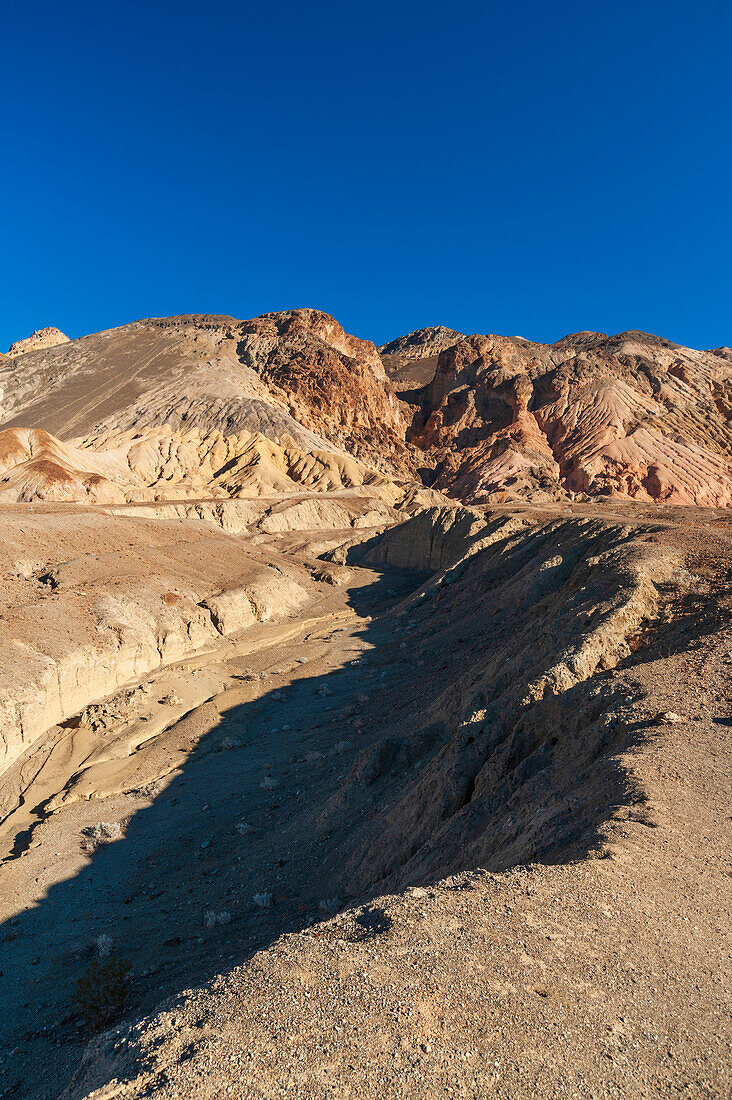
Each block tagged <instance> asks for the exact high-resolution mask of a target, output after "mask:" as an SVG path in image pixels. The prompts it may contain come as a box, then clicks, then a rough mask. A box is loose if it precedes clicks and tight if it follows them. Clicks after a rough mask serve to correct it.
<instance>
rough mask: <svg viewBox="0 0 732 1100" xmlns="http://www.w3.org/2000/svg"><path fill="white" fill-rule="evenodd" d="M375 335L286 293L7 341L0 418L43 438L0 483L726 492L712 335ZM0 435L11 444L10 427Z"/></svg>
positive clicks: (729, 370) (716, 501) (719, 356)
mask: <svg viewBox="0 0 732 1100" xmlns="http://www.w3.org/2000/svg"><path fill="white" fill-rule="evenodd" d="M14 346H15V345H14ZM440 349H441V350H440ZM381 352H382V355H381V356H380V355H379V352H378V351H377V349H376V348H375V347H374V345H373V344H372V343H371V342H370V341H368V340H361V339H358V338H357V337H354V336H351V335H349V334H348V333H347V332H345V331H344V329H343V328H342V327H341V326H340V325H339V324H338V322H337V321H336V320H335V319H334V318H333V317H330V316H329V315H328V314H325V313H322V312H320V311H318V310H313V309H297V310H290V311H285V312H280V313H270V314H265V315H264V316H262V317H256V318H253V319H252V320H248V321H238V320H235V319H234V318H231V317H223V316H211V315H187V316H180V317H170V318H158V319H153V320H146V321H138V322H134V323H133V324H130V325H125V326H123V327H122V328H119V329H113V330H110V331H109V332H102V333H97V334H95V335H92V336H87V337H84V338H82V339H80V340H75V341H72V342H69V341H66V342H65V343H63V344H59V345H56V346H53V347H39V348H37V349H36V350H25V351H24V352H23V353H22V354H14V355H13V356H12V357H11V358H10V359H6V361H5V362H4V363H0V391H2V392H1V393H0V425H2V426H3V427H4V428H5V429H12V430H13V431H17V430H23V431H25V432H28V431H29V430H36V431H37V430H42V431H45V432H47V433H49V437H50V436H53V437H55V442H53V443H49V439H48V438H45V437H44V438H45V442H43V445H42V446H41V444H40V443H39V439H40V437H38V439H36V441H35V444H34V450H33V453H32V454H31V453H30V452H29V453H28V454H26V455H25V457H24V458H23V461H24V462H28V461H30V463H31V465H30V466H29V467H28V466H26V467H24V469H22V470H20V469H18V470H16V471H15V472H14V473H13V472H12V471H9V470H8V468H6V471H5V475H4V479H3V481H2V483H0V495H2V496H4V498H5V499H33V498H34V493H38V494H39V495H40V496H41V497H43V496H44V494H45V499H65V500H69V499H78V500H87V499H91V500H96V501H105V502H110V501H114V502H119V501H129V500H132V499H171V498H186V497H191V496H194V497H200V496H201V494H205V493H209V494H210V495H213V496H232V495H233V496H237V495H241V493H242V492H245V493H246V494H250V495H251V494H255V495H256V494H261V493H262V492H270V491H277V492H287V491H290V490H291V489H292V488H293V487H295V488H297V487H298V486H301V485H303V484H306V485H308V486H310V487H317V488H319V489H324V490H326V491H327V490H333V489H335V490H338V489H341V488H349V487H351V486H353V485H363V484H372V485H374V484H376V483H377V482H378V481H379V479H381V480H382V481H384V480H386V481H391V482H394V481H396V482H397V483H399V485H400V491H402V489H403V487H404V485H406V484H408V483H411V484H414V483H418V481H419V480H420V479H421V480H422V481H423V482H425V483H427V484H429V485H430V486H431V487H432V488H434V489H437V490H439V491H441V492H444V493H446V494H448V495H449V496H451V497H453V498H454V499H457V500H459V501H461V502H463V503H468V504H480V503H486V502H500V501H505V500H515V499H530V500H535V501H546V500H557V499H566V498H568V497H573V496H575V495H577V494H586V495H587V496H589V497H592V498H606V497H613V496H620V497H626V498H630V499H633V500H639V501H666V502H669V503H673V504H698V505H707V506H714V505H717V506H719V505H722V506H724V505H727V504H728V503H730V502H731V501H732V466H731V464H730V456H731V455H732V420H731V418H732V352H730V350H729V349H728V348H717V349H716V350H714V351H695V350H693V349H690V348H684V347H680V346H679V345H676V344H673V343H671V342H670V341H668V340H663V339H660V338H658V337H655V336H649V335H648V334H645V333H639V332H626V333H621V334H620V335H618V336H605V335H603V334H602V333H592V332H581V333H576V334H575V335H573V336H568V337H565V338H564V339H563V340H559V341H558V342H557V343H555V344H538V343H531V342H530V341H528V340H524V339H522V338H520V337H502V336H482V335H474V336H469V337H461V336H460V334H459V333H457V332H455V331H454V330H451V329H445V328H433V329H422V330H420V331H419V332H416V333H411V334H408V335H407V336H403V337H399V338H398V339H397V340H394V341H392V342H391V343H390V344H385V345H383V346H382V348H381ZM27 439H30V437H27ZM27 439H26V442H27ZM0 446H3V447H5V449H6V450H7V449H8V448H10V449H11V450H12V451H13V453H14V454H15V455H16V459H17V457H18V455H19V454H20V451H19V450H18V446H19V444H18V440H17V439H15V440H11V439H10V437H7V436H6V437H5V439H4V442H2V441H0ZM69 448H71V450H69ZM21 449H22V448H21ZM17 464H18V463H17V462H16V465H17ZM6 467H7V463H6ZM8 479H10V481H9V482H8ZM8 493H9V494H10V495H9V496H8V495H7V494H8ZM14 494H15V495H14Z"/></svg>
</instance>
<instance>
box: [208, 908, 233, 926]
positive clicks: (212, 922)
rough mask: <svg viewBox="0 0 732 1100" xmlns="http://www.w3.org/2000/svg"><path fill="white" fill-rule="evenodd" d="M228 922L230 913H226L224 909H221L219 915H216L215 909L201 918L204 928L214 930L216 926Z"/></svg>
mask: <svg viewBox="0 0 732 1100" xmlns="http://www.w3.org/2000/svg"><path fill="white" fill-rule="evenodd" d="M230 920H231V913H227V911H226V910H225V909H222V911H221V912H220V913H217V912H216V910H215V909H209V910H208V911H207V912H206V913H204V917H203V923H204V924H205V926H206V928H215V927H216V925H217V924H228V923H229V921H230Z"/></svg>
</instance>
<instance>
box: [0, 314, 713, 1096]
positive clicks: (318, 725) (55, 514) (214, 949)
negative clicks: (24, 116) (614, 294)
mask: <svg viewBox="0 0 732 1100" xmlns="http://www.w3.org/2000/svg"><path fill="white" fill-rule="evenodd" d="M37 335H39V336H41V335H42V334H37ZM59 335H60V334H59ZM54 339H55V337H54ZM14 347H15V348H17V345H14ZM729 367H730V355H729V354H728V353H727V352H726V351H725V350H724V349H722V350H721V351H718V352H714V353H710V352H692V351H689V350H688V349H682V348H678V347H676V346H675V345H671V344H669V343H668V342H667V341H660V340H657V339H656V338H654V337H647V336H644V335H642V334H638V333H633V334H624V335H623V336H622V337H615V338H608V337H603V336H598V335H597V334H580V335H579V336H575V337H570V338H567V340H565V341H560V342H559V344H555V345H535V344H529V343H528V342H527V341H523V340H521V339H520V338H512V339H504V338H499V337H469V338H464V337H462V336H461V334H459V333H455V332H453V331H452V330H447V329H428V330H424V331H423V332H420V333H416V334H411V335H410V336H409V337H404V338H401V339H400V340H397V341H395V342H394V343H393V344H392V345H387V346H385V347H383V348H381V349H379V350H378V351H377V349H375V348H374V346H373V345H372V344H370V343H369V342H368V341H361V340H357V339H355V338H354V337H351V336H348V335H347V334H346V333H344V332H343V330H342V329H341V328H340V326H338V325H337V323H336V322H335V321H333V319H332V318H329V317H327V315H325V314H320V313H318V312H317V311H311V310H299V311H293V312H292V313H287V314H272V315H268V316H266V317H263V318H257V319H255V320H253V321H235V320H233V319H231V318H221V317H182V318H171V319H162V320H154V321H142V322H136V323H135V324H133V325H128V326H124V327H123V328H122V329H118V330H113V331H112V332H109V333H101V334H97V335H95V336H89V337H84V338H83V339H82V340H77V341H69V342H63V343H62V342H58V343H56V344H55V346H36V347H33V348H31V349H29V350H23V349H22V348H21V350H20V351H17V350H16V351H13V355H12V357H11V358H10V359H9V360H6V361H5V362H4V363H2V364H0V375H1V376H2V381H0V384H1V385H2V387H3V390H4V398H3V405H2V410H3V411H2V417H3V420H2V422H1V423H0V428H2V429H4V430H0V470H1V471H2V472H1V474H0V531H1V532H2V540H1V541H0V564H1V565H2V570H1V573H0V619H1V621H2V629H1V630H0V754H1V756H0V769H1V771H0V859H2V864H0V879H1V881H2V889H1V890H0V922H1V927H0V1003H1V1004H2V1007H3V1013H2V1017H1V1018H0V1097H8V1098H9V1097H23V1098H28V1100H31V1098H33V1100H41V1098H47V1100H50V1098H57V1097H64V1100H81V1098H82V1097H84V1098H85V1097H91V1096H94V1097H96V1098H97V1100H112V1098H113V1097H115V1098H116V1097H124V1098H129V1100H132V1098H138V1097H139V1098H141V1097H143V1096H156V1097H161V1098H162V1097H165V1098H170V1100H173V1098H176V1100H178V1098H180V1100H182V1098H184V1097H186V1098H188V1097H190V1098H193V1097H195V1098H201V1100H204V1098H206V1100H208V1098H213V1097H223V1096H229V1095H231V1096H237V1097H273V1096H297V1097H326V1096H337V1097H354V1098H356V1097H358V1098H361V1097H363V1098H371V1097H376V1096H378V1097H381V1096H384V1097H391V1096H394V1097H431V1096H444V1095H453V1096H465V1097H483V1096H499V1097H505V1098H511V1100H514V1098H517V1097H518V1098H523V1097H542V1098H543V1097H557V1098H559V1097H561V1098H564V1097H575V1096H576V1097H597V1098H605V1097H671V1096H688V1097H726V1096H727V1095H729V1083H730V1079H729V1064H730V1039H731V1038H732V1034H731V1032H730V1028H729V1018H730V1017H729V1008H730V1002H729V988H730V985H729V955H730V939H729V931H730V919H729V918H730V912H729V903H730V886H731V884H732V880H731V878H730V869H729V864H728V855H729V850H730V840H731V839H732V837H731V836H730V832H731V830H730V820H731V818H730V812H729V802H728V791H729V781H730V754H729V731H730V722H731V721H732V708H731V707H730V682H731V681H730V669H732V630H731V628H730V622H731V621H732V618H731V616H730V611H731V610H732V608H731V602H732V554H731V552H730V541H731V532H732V528H731V527H730V517H729V512H728V511H727V510H725V509H724V508H722V507H717V505H720V504H724V503H726V502H727V501H728V500H729V493H730V447H729V439H730V436H729V431H730V424H729V410H730V406H729V401H730V371H729ZM427 376H429V377H427ZM466 505H470V506H466ZM700 505H703V506H700Z"/></svg>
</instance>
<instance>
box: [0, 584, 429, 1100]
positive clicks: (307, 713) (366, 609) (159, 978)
mask: <svg viewBox="0 0 732 1100" xmlns="http://www.w3.org/2000/svg"><path fill="white" fill-rule="evenodd" d="M422 580H423V574H422V573H420V574H413V573H411V572H409V571H405V570H399V569H391V568H387V569H385V570H384V571H383V572H382V573H381V576H380V577H379V579H378V580H377V581H376V582H375V583H374V584H372V585H369V586H365V587H364V588H356V589H354V590H353V592H352V593H350V594H349V599H348V602H349V604H350V606H351V607H352V608H353V609H354V610H355V611H356V613H357V615H358V616H360V617H362V618H363V619H364V621H363V622H362V623H361V624H360V625H359V626H358V628H357V630H356V633H357V634H358V635H360V636H361V637H362V638H363V639H364V640H365V641H366V642H367V643H368V644H369V645H372V646H376V645H378V644H380V643H381V642H383V640H384V637H385V636H388V625H387V627H386V628H385V627H384V624H383V622H381V621H380V620H378V619H377V620H375V621H368V620H367V619H366V618H365V617H366V616H369V615H371V614H373V615H378V614H379V613H380V612H381V611H383V610H385V609H387V608H388V607H391V606H393V605H394V604H396V603H398V602H399V601H400V600H401V599H402V598H403V597H404V596H405V595H406V594H408V592H410V591H411V590H412V589H413V588H414V587H416V586H418V584H419V583H421V582H422ZM336 629H337V627H336ZM264 652H265V653H266V652H267V651H264ZM268 657H269V659H270V660H271V659H272V653H269V654H268ZM275 659H276V658H275ZM244 663H252V662H251V661H249V662H247V661H246V659H245V658H242V664H244ZM254 663H256V660H255V661H254ZM297 667H298V666H297V665H295V669H296V668H297ZM369 675H370V674H369V672H368V670H366V677H367V678H368V677H369ZM371 678H373V677H371ZM362 679H363V670H361V669H360V668H351V667H348V666H346V668H345V669H344V668H341V667H337V668H334V669H331V670H329V671H328V672H326V673H324V674H322V675H316V676H303V677H302V678H299V679H296V680H294V681H293V683H291V684H290V685H288V686H287V687H284V688H279V689H270V690H268V691H266V692H265V693H264V694H263V695H262V696H260V697H259V698H257V699H254V700H252V701H251V702H247V703H244V704H241V705H238V706H235V707H233V708H231V709H230V710H228V711H226V712H225V713H222V714H220V715H219V713H218V711H217V710H216V708H215V707H214V706H213V704H212V703H209V704H203V705H202V706H201V707H199V708H197V710H196V711H194V712H191V714H189V715H186V716H185V717H183V718H182V719H181V720H180V721H179V722H178V723H176V725H175V726H174V727H171V728H170V729H169V730H167V731H166V732H165V733H164V734H163V735H161V737H160V738H156V739H154V740H155V741H156V742H160V741H162V740H163V739H164V738H166V737H168V736H169V735H170V734H171V732H172V731H174V732H175V733H176V735H177V740H178V741H179V742H180V741H182V740H184V739H185V738H186V737H188V740H189V743H190V751H189V752H188V753H187V757H186V759H185V762H184V763H183V765H182V766H181V767H180V769H179V770H177V771H173V773H172V778H170V781H167V779H166V781H163V783H164V785H163V784H161V786H162V789H160V790H158V791H157V793H156V794H155V795H154V798H153V801H152V802H151V803H147V797H148V796H147V795H146V794H143V795H141V796H138V797H144V798H145V804H143V805H141V806H140V807H139V808H135V807H134V805H133V806H132V807H130V808H129V809H128V808H127V807H125V808H124V812H123V813H122V815H121V816H122V818H123V820H124V819H126V818H129V820H128V821H127V824H126V826H124V829H123V836H122V838H121V839H118V840H112V841H110V842H109V843H102V844H100V846H98V847H97V848H96V849H95V850H93V851H89V853H88V855H89V860H88V862H87V863H86V864H85V865H84V866H83V868H82V869H81V870H80V871H79V872H78V873H77V874H75V875H74V876H73V877H71V878H69V879H66V880H64V881H61V882H57V883H55V884H53V885H52V886H50V887H49V888H48V890H47V892H46V894H45V896H43V897H42V898H40V899H39V900H38V901H37V902H36V903H35V904H32V905H31V907H29V908H27V909H26V910H25V911H24V912H22V913H20V914H19V915H17V916H16V917H13V918H11V919H9V920H8V921H6V922H5V923H4V924H3V925H2V926H0V1007H2V1009H3V1012H2V1020H3V1023H2V1025H1V1030H0V1097H3V1098H4V1097H6V1096H7V1097H9V1096H13V1097H18V1098H21V1097H22V1098H40V1097H44V1098H45V1097H50V1096H54V1097H55V1096H57V1095H58V1094H60V1093H61V1092H63V1090H64V1088H65V1087H66V1086H67V1085H68V1083H69V1081H70V1079H71V1077H72V1076H73V1073H74V1072H75V1070H76V1069H77V1068H78V1061H79V1059H80V1057H81V1054H82V1051H83V1048H84V1045H85V1044H86V1042H87V1041H88V1039H89V1038H90V1035H91V1033H92V1032H91V1031H90V1029H89V1027H88V1026H87V1025H86V1024H85V1023H84V1022H83V1020H82V1019H81V1017H80V1015H79V1013H78V1011H77V1007H76V1004H75V995H76V983H77V980H78V978H79V977H80V976H81V975H82V974H84V972H85V971H86V970H87V968H88V967H89V966H90V964H91V963H92V962H93V961H94V959H96V958H99V954H100V949H99V942H100V941H99V938H100V937H109V940H110V944H109V948H110V951H111V954H110V957H112V958H119V959H123V960H125V961H129V963H130V964H131V972H132V985H131V997H130V1000H129V1003H128V1006H127V1014H129V1013H133V1014H135V1015H138V1014H144V1013H146V1012H149V1011H151V1010H152V1009H153V1008H154V1007H155V1006H156V1005H157V1004H158V1003H159V1002H160V1001H161V1000H162V999H164V998H165V997H167V996H169V995H172V994H175V993H177V992H179V991H180V990H183V989H185V988H186V987H188V986H190V985H194V984H200V983H204V982H206V981H207V980H209V979H210V978H212V977H213V976H214V975H216V974H217V973H220V972H221V971H224V970H229V969H231V968H233V967H235V966H238V965H240V964H241V963H243V962H245V961H246V960H247V959H248V958H250V957H251V955H252V954H254V953H255V952H256V951H258V950H261V949H262V948H265V947H266V946H267V945H268V944H270V943H271V942H273V941H274V940H276V939H277V938H278V937H279V936H280V935H282V934H283V933H284V932H288V931H293V930H298V929H301V928H304V927H308V926H309V925H312V924H314V923H316V922H319V921H322V920H324V919H326V918H327V917H328V916H330V915H331V914H332V912H333V911H335V909H336V908H337V907H340V906H341V905H342V904H343V903H345V902H346V901H347V900H348V898H349V894H348V891H347V890H343V889H341V890H340V892H339V895H338V897H333V895H332V890H333V882H332V878H333V875H332V870H331V869H330V867H328V868H327V869H326V864H327V863H328V861H327V859H324V850H325V848H326V846H327V844H328V841H329V839H330V837H329V835H328V834H324V833H323V832H322V830H320V831H319V830H318V824H317V816H318V808H319V805H320V803H321V802H322V801H324V800H325V799H327V797H329V796H330V795H331V794H332V793H333V790H334V789H337V786H338V782H339V780H338V775H339V771H340V768H341V767H342V766H343V758H344V756H346V754H348V753H349V751H350V750H349V749H347V748H346V747H345V746H344V742H346V741H347V740H348V739H349V738H350V737H351V736H352V734H351V733H350V732H349V729H350V726H351V723H352V719H353V717H354V714H353V703H352V697H353V696H354V694H357V693H358V688H359V684H360V681H361V680H362ZM283 714H287V716H288V718H289V721H288V722H286V723H285V726H284V728H282V727H278V726H276V725H275V723H279V722H280V721H282V718H281V717H280V716H281V715H283ZM293 715H295V716H299V721H295V720H294V719H293V717H292V716H293ZM201 719H203V728H201V726H202V722H201ZM273 727H274V728H273ZM288 727H292V728H288ZM145 748H146V746H142V751H144V750H145ZM138 751H140V750H138ZM267 778H270V779H272V780H273V784H272V785H271V789H270V786H269V785H268V784H267V783H265V779H267ZM112 799H113V800H114V801H115V803H124V802H128V803H129V802H132V803H134V801H135V800H136V797H135V793H134V792H132V793H131V794H128V795H121V796H112ZM112 799H100V800H99V803H98V807H99V820H100V821H107V820H108V819H109V817H110V816H111V812H112V811H111V807H110V802H111V800H112ZM59 813H60V814H61V815H63V814H67V813H68V809H66V808H64V809H62V810H61V811H59ZM115 813H116V814H117V815H119V813H120V807H119V806H118V808H117V810H115ZM58 820H61V818H58ZM71 820H72V821H73V816H72V817H71ZM85 821H88V817H87V818H86V819H85ZM245 823H246V825H247V826H251V831H249V829H246V828H244V825H245ZM40 824H42V821H41V822H39V823H38V824H35V825H33V826H31V828H30V829H29V830H24V831H23V836H22V838H21V837H19V838H16V848H17V850H18V851H21V850H22V851H25V850H26V849H27V847H28V846H29V845H30V843H32V841H33V832H34V831H35V829H37V828H38V825H40ZM237 825H238V826H240V828H239V829H237ZM26 832H28V836H27V837H26V836H25V833H26ZM86 832H87V829H80V831H79V843H80V847H83V845H84V844H85V843H86V840H85V836H84V834H85V833H86ZM41 840H42V841H43V836H42V837H41ZM26 841H27V843H26ZM18 845H20V847H18ZM339 885H341V886H342V883H341V884H339ZM267 895H271V899H270V898H267ZM255 898H257V899H258V901H255ZM357 922H358V924H359V926H360V933H359V935H361V936H362V937H363V938H368V937H369V936H373V935H377V934H381V933H382V932H384V931H386V929H387V926H388V918H384V915H382V916H381V917H379V915H378V912H377V911H376V910H373V909H371V910H369V909H365V910H364V912H363V914H362V915H361V916H359V917H358V918H357ZM106 950H107V947H106V946H105V944H104V941H102V953H104V952H105V951H106ZM18 1047H19V1048H20V1049H19V1050H17V1052H16V1053H15V1054H14V1055H12V1056H10V1057H9V1058H8V1057H7V1052H10V1051H11V1050H13V1049H14V1048H18ZM4 1051H5V1052H6V1054H5V1060H3V1052H4ZM40 1066H43V1067H44V1072H43V1074H39V1069H40ZM15 1067H17V1068H15ZM49 1082H52V1083H53V1084H52V1086H50V1085H49Z"/></svg>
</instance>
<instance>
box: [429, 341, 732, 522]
mask: <svg viewBox="0 0 732 1100" xmlns="http://www.w3.org/2000/svg"><path fill="white" fill-rule="evenodd" d="M730 395H732V370H731V369H730V364H729V362H728V360H727V359H726V358H725V357H724V356H723V355H719V354H716V353H710V352H701V351H693V350H692V349H690V348H683V347H680V346H679V345H676V344H672V343H671V342H670V341H668V340H661V339H659V338H658V337H655V336H648V335H647V334H645V333H639V332H627V333H621V334H620V335H618V336H613V337H608V336H604V335H602V334H600V333H589V332H585V333H577V334H575V335H574V336H568V337H566V338H565V339H563V340H560V341H558V343H556V344H532V343H530V342H529V341H526V340H521V339H519V338H507V337H500V336H471V337H468V338H467V339H466V340H464V341H462V342H461V343H459V344H457V345H455V346H454V347H452V348H448V349H447V350H446V351H443V352H442V353H441V354H440V357H439V361H438V364H437V370H436V373H435V376H434V378H433V380H432V381H431V382H430V383H429V385H428V386H426V387H425V389H424V391H423V392H422V394H421V395H420V396H421V407H420V409H419V412H418V413H417V415H416V416H415V419H414V422H413V424H412V428H411V430H410V432H409V435H408V439H409V440H410V441H411V442H412V443H413V444H414V445H415V446H417V447H419V448H420V449H421V450H422V451H423V452H424V454H425V457H426V460H427V461H428V462H429V463H430V465H432V466H433V468H434V470H435V477H434V481H433V485H434V487H435V488H439V489H441V490H442V491H444V492H447V493H448V494H449V495H451V496H454V497H456V498H458V499H459V500H462V501H465V502H468V503H478V502H481V501H491V500H493V501H497V500H505V499H516V498H523V499H538V500H541V499H551V498H561V497H566V496H567V495H570V496H571V495H574V494H577V493H582V494H587V495H589V496H592V497H618V496H620V497H626V498H630V499H633V500H640V501H650V500H656V501H667V502H670V503H676V504H689V503H693V504H701V505H726V504H728V503H729V502H730V501H731V500H732V466H731V464H730V456H731V455H732V424H731V423H730V416H729V407H730Z"/></svg>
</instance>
